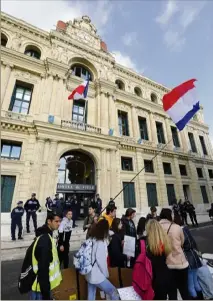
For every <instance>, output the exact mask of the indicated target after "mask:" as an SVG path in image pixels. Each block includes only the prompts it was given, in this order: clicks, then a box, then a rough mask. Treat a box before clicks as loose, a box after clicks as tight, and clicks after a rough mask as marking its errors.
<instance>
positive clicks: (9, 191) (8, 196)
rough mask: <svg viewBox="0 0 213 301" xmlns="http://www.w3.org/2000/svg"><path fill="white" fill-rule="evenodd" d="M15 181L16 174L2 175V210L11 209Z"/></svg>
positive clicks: (7, 210)
mask: <svg viewBox="0 0 213 301" xmlns="http://www.w3.org/2000/svg"><path fill="white" fill-rule="evenodd" d="M15 183H16V177H15V176H1V212H10V211H11V205H12V200H13V193H14V189H15Z"/></svg>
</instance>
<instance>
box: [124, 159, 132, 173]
mask: <svg viewBox="0 0 213 301" xmlns="http://www.w3.org/2000/svg"><path fill="white" fill-rule="evenodd" d="M121 168H122V170H128V171H132V170H133V165H132V158H126V157H121Z"/></svg>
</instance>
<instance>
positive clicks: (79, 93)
mask: <svg viewBox="0 0 213 301" xmlns="http://www.w3.org/2000/svg"><path fill="white" fill-rule="evenodd" d="M88 87H89V81H88V80H86V81H85V82H83V83H82V84H81V85H80V86H78V87H77V88H75V90H73V91H72V93H71V94H70V96H69V97H68V99H75V100H77V99H85V98H86V97H87V92H88Z"/></svg>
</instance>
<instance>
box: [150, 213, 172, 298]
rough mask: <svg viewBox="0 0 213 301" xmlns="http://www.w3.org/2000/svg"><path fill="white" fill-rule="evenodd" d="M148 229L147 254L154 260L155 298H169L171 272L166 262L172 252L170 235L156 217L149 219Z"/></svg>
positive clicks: (153, 283)
mask: <svg viewBox="0 0 213 301" xmlns="http://www.w3.org/2000/svg"><path fill="white" fill-rule="evenodd" d="M146 231H147V246H148V247H147V256H148V257H149V259H150V260H151V262H152V273H153V282H152V287H153V290H154V292H155V297H154V299H155V300H167V296H168V295H169V293H170V291H169V289H170V287H171V286H172V283H171V277H170V274H171V272H170V270H169V269H168V267H167V264H166V258H167V256H168V255H169V254H170V253H171V245H170V241H169V237H168V235H167V234H166V233H165V232H164V230H163V228H162V227H161V225H160V224H159V223H158V222H157V221H156V220H155V219H150V220H149V221H148V223H147V225H146Z"/></svg>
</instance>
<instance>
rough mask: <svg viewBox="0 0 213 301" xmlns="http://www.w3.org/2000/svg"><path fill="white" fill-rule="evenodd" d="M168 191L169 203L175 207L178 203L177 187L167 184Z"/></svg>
mask: <svg viewBox="0 0 213 301" xmlns="http://www.w3.org/2000/svg"><path fill="white" fill-rule="evenodd" d="M166 189H167V196H168V202H169V205H170V206H171V205H173V204H175V203H177V200H176V196H175V187H174V185H173V184H166Z"/></svg>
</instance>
